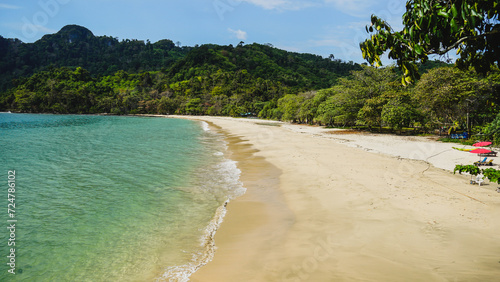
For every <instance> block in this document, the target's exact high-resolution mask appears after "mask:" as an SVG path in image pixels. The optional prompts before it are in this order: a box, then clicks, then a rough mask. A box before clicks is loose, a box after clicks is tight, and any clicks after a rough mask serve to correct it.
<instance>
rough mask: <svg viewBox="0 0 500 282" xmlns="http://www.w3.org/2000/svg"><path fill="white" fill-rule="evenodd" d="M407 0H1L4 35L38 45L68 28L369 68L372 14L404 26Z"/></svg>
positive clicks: (0, 22)
mask: <svg viewBox="0 0 500 282" xmlns="http://www.w3.org/2000/svg"><path fill="white" fill-rule="evenodd" d="M405 3H406V1H403V0H305V1H298V0H163V1H161V0H141V1H132V0H119V1H118V0H86V1H83V0H24V1H19V0H0V35H2V36H3V37H7V38H19V39H21V40H22V41H23V42H34V41H36V40H38V39H40V38H41V37H42V36H43V35H45V34H48V33H55V32H57V31H58V30H60V29H61V28H62V27H63V26H65V25H68V24H77V25H82V26H85V27H87V28H88V29H90V30H91V31H92V32H93V33H94V34H95V35H96V36H102V35H108V36H113V37H118V39H120V40H122V39H139V40H147V39H149V40H150V41H151V42H153V43H154V42H156V41H158V40H160V39H170V40H173V41H174V42H177V41H178V42H181V44H182V45H183V46H194V45H196V44H199V45H201V44H206V43H214V44H221V45H227V44H233V45H236V44H238V43H239V42H240V41H243V42H245V43H253V42H257V43H271V44H272V45H274V46H275V47H277V48H281V49H285V50H288V51H294V52H301V53H312V54H318V55H321V56H324V57H327V56H329V55H330V54H334V55H335V58H337V59H342V60H344V61H354V62H357V63H362V62H364V60H363V58H362V56H361V52H360V51H359V42H361V41H363V40H365V39H366V38H367V37H368V35H367V33H366V31H365V26H366V25H367V24H369V22H370V16H371V14H376V15H378V16H381V17H383V18H385V19H386V20H387V21H389V23H390V24H391V26H392V27H393V28H394V29H396V30H400V29H401V28H402V24H401V16H402V14H403V13H404V11H405Z"/></svg>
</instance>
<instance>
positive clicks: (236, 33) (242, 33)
mask: <svg viewBox="0 0 500 282" xmlns="http://www.w3.org/2000/svg"><path fill="white" fill-rule="evenodd" d="M227 30H228V31H229V32H231V33H232V34H233V35H234V36H236V38H238V39H239V40H247V38H248V34H247V33H246V31H243V30H241V29H238V30H233V29H230V28H228V29H227Z"/></svg>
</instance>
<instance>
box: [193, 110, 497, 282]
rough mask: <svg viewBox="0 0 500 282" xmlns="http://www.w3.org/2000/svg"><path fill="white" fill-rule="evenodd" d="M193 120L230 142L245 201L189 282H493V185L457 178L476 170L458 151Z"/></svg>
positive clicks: (295, 128)
mask: <svg viewBox="0 0 500 282" xmlns="http://www.w3.org/2000/svg"><path fill="white" fill-rule="evenodd" d="M192 119H197V120H203V121H206V122H208V123H209V124H210V125H211V126H212V128H213V129H214V130H220V131H221V132H223V133H224V134H226V136H227V141H228V143H229V152H230V156H228V157H230V158H231V159H233V160H236V161H237V162H238V167H239V168H240V169H241V171H242V174H241V181H242V182H243V184H244V186H245V187H246V188H247V193H246V194H245V195H243V196H241V197H239V198H237V199H235V200H233V201H231V202H230V203H229V204H228V206H227V215H226V217H225V218H224V222H223V223H222V226H221V227H220V228H219V230H218V231H217V233H216V235H215V244H216V246H217V251H216V253H215V257H214V259H213V261H211V262H209V263H208V264H206V265H205V266H203V267H202V268H201V269H200V270H198V271H197V272H196V273H195V274H193V275H192V276H191V281H498V279H499V277H500V239H499V238H500V237H499V236H500V218H499V217H500V193H497V192H496V189H497V187H498V185H496V184H493V183H486V185H483V186H481V187H479V186H477V185H470V184H469V178H470V176H468V175H458V174H457V175H453V173H452V172H451V171H452V170H453V167H454V165H455V164H458V163H462V164H470V163H471V162H473V161H476V160H478V156H475V155H473V154H470V153H466V152H460V151H457V150H454V149H452V147H453V146H455V147H457V145H456V144H446V143H439V142H436V141H433V140H430V139H428V138H425V137H399V136H390V135H386V136H380V135H370V134H349V133H348V134H346V132H335V130H332V129H325V128H321V127H310V126H303V125H292V124H287V123H280V122H273V121H263V120H256V119H232V118H219V117H192ZM460 147H461V146H460ZM494 159H495V162H496V163H499V162H500V158H498V160H497V158H494Z"/></svg>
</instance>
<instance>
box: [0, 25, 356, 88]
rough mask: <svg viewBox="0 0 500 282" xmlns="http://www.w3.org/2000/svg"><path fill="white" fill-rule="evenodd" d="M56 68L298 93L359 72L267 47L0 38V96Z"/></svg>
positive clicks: (68, 34)
mask: <svg viewBox="0 0 500 282" xmlns="http://www.w3.org/2000/svg"><path fill="white" fill-rule="evenodd" d="M191 51H192V52H191ZM188 54H189V56H188ZM58 67H70V68H76V67H82V68H84V69H86V70H87V71H89V72H90V73H91V74H92V75H93V76H96V77H97V76H106V75H113V74H114V73H116V72H117V71H120V70H123V71H126V72H128V73H139V72H146V71H163V72H165V73H168V75H169V77H175V79H177V80H188V79H190V78H191V77H193V76H199V75H203V74H204V73H206V72H214V71H217V70H219V69H221V70H223V71H231V72H233V71H238V70H246V71H247V72H249V73H250V74H252V75H253V76H255V77H261V78H269V79H273V80H279V81H281V82H282V83H284V84H286V85H287V86H290V87H295V88H297V89H298V88H302V89H303V88H314V89H319V88H321V87H330V86H331V85H333V83H334V82H335V81H336V79H337V78H338V77H341V76H346V75H348V74H349V71H351V70H355V69H359V66H357V65H354V64H353V63H344V62H341V61H340V60H330V59H326V58H322V57H321V56H316V55H311V54H299V53H293V52H287V51H284V50H280V49H277V48H273V47H271V46H270V45H259V44H252V45H244V44H243V43H240V44H238V45H237V46H236V47H233V46H232V45H229V46H217V45H203V46H201V47H199V46H195V47H181V46H180V43H179V42H177V43H174V42H173V41H172V40H168V39H165V40H160V41H158V42H155V43H151V42H149V41H147V42H144V41H139V40H122V41H118V39H116V38H113V37H110V36H94V34H93V33H92V32H91V31H90V30H88V29H86V28H84V27H81V26H77V25H68V26H65V27H64V28H62V29H61V30H60V31H59V32H57V33H56V34H50V35H45V36H44V37H43V38H42V39H40V40H38V41H37V42H35V43H28V44H26V43H22V42H21V41H19V40H17V39H6V38H3V37H1V36H0V91H5V90H7V89H8V88H11V87H13V86H14V85H13V84H12V80H13V79H18V78H23V77H24V78H25V77H29V76H31V75H33V74H35V73H37V72H39V71H44V70H48V69H49V68H58Z"/></svg>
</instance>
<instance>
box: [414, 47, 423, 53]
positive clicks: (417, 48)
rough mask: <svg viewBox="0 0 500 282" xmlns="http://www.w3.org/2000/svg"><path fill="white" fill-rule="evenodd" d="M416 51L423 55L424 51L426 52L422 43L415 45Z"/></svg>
mask: <svg viewBox="0 0 500 282" xmlns="http://www.w3.org/2000/svg"><path fill="white" fill-rule="evenodd" d="M415 52H416V53H417V54H418V55H422V53H423V52H424V49H423V48H422V46H420V45H415Z"/></svg>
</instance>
